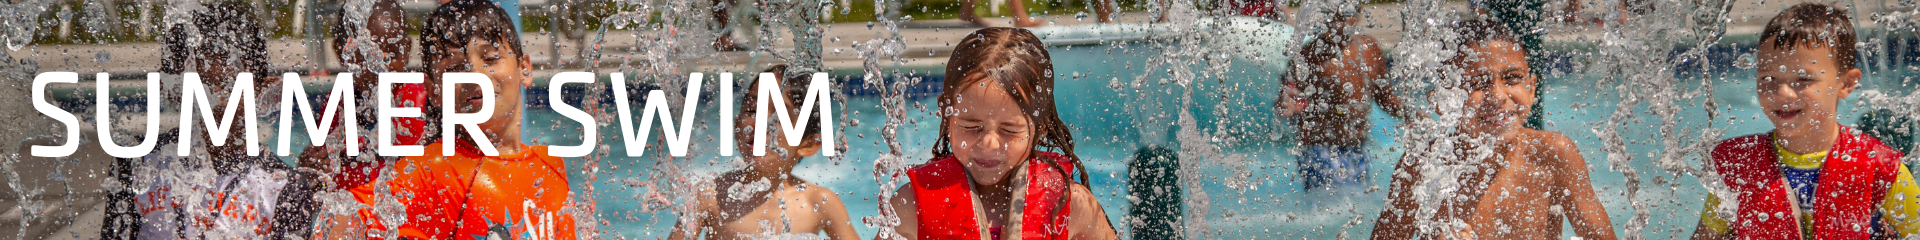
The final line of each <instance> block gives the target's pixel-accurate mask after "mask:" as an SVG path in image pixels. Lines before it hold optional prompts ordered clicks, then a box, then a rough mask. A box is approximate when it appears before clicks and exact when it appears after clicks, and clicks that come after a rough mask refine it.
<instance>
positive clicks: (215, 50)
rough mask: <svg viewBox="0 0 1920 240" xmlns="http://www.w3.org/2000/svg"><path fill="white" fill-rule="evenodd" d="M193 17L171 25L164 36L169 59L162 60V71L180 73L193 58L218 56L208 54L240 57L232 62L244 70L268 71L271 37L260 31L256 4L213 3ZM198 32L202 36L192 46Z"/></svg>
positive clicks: (195, 13)
mask: <svg viewBox="0 0 1920 240" xmlns="http://www.w3.org/2000/svg"><path fill="white" fill-rule="evenodd" d="M191 21H193V22H192V24H185V23H182V24H174V25H173V27H170V28H169V29H167V33H166V37H165V38H166V39H165V40H163V42H165V45H166V48H167V49H166V61H160V71H161V72H164V73H168V74H180V73H182V72H186V70H187V69H186V68H187V67H186V65H187V64H190V63H191V62H190V61H192V60H215V59H206V58H208V57H210V56H213V55H224V56H227V59H220V60H238V61H237V62H232V63H229V64H228V66H231V67H234V68H236V69H238V70H240V72H251V73H254V74H267V41H266V38H265V37H263V36H261V35H260V34H261V33H260V23H258V22H256V20H254V18H253V8H252V7H249V6H248V5H246V4H245V3H244V2H223V3H215V4H210V5H208V6H207V7H206V9H202V10H199V11H194V12H193V19H192V20H191ZM189 31H192V32H189ZM195 35H198V36H199V39H197V40H198V41H194V43H197V44H195V45H193V46H189V44H188V42H187V41H188V39H189V38H190V37H192V36H195ZM195 71H206V69H197V70H195Z"/></svg>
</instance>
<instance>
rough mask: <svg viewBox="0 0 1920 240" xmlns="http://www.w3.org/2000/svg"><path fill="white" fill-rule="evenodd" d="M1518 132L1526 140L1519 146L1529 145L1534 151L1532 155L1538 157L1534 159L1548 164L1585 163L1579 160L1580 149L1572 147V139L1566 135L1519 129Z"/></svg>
mask: <svg viewBox="0 0 1920 240" xmlns="http://www.w3.org/2000/svg"><path fill="white" fill-rule="evenodd" d="M1520 131H1521V133H1522V134H1525V137H1526V138H1527V140H1525V141H1520V142H1521V144H1526V145H1529V146H1528V147H1530V148H1532V149H1534V151H1533V152H1534V155H1535V156H1538V157H1535V159H1537V160H1541V161H1549V163H1565V162H1567V161H1579V162H1582V164H1583V165H1584V162H1585V161H1580V159H1579V158H1580V147H1579V146H1577V145H1574V144H1573V139H1571V138H1567V135H1565V134H1560V132H1554V131H1546V130H1538V129H1531V128H1521V130H1520Z"/></svg>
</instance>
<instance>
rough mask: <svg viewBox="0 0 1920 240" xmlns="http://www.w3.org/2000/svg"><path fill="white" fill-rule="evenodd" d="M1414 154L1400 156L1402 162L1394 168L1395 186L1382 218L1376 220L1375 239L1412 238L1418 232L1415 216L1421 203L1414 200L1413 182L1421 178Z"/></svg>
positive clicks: (1382, 211) (1388, 195)
mask: <svg viewBox="0 0 1920 240" xmlns="http://www.w3.org/2000/svg"><path fill="white" fill-rule="evenodd" d="M1412 155H1413V154H1406V155H1402V156H1401V157H1400V164H1396V165H1398V166H1394V168H1393V188H1392V191H1388V192H1387V209H1385V210H1381V211H1380V219H1379V220H1374V224H1373V239H1412V238H1414V237H1416V236H1415V234H1417V233H1418V231H1417V230H1416V229H1414V227H1415V226H1414V225H1413V220H1414V219H1413V218H1414V213H1415V211H1419V209H1420V204H1418V203H1414V202H1413V193H1412V190H1413V189H1412V188H1413V182H1414V181H1417V180H1419V179H1420V171H1418V170H1415V168H1416V167H1419V166H1415V165H1414V163H1415V162H1417V161H1418V160H1416V159H1412V158H1413V157H1411V156H1412Z"/></svg>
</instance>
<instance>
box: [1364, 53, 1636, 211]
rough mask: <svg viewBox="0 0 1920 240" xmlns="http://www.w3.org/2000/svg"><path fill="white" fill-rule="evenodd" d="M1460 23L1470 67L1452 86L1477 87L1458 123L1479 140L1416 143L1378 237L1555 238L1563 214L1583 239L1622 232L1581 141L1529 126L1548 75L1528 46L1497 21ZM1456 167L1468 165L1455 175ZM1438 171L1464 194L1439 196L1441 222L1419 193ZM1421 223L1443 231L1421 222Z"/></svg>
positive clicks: (1458, 57) (1462, 59)
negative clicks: (1538, 70) (1537, 68)
mask: <svg viewBox="0 0 1920 240" xmlns="http://www.w3.org/2000/svg"><path fill="white" fill-rule="evenodd" d="M1455 31H1457V32H1458V33H1460V34H1459V35H1460V36H1461V40H1462V41H1463V42H1462V43H1460V44H1459V45H1453V46H1454V48H1453V49H1452V50H1454V52H1455V53H1457V54H1455V55H1454V56H1453V58H1452V59H1450V60H1447V61H1446V64H1448V65H1452V66H1456V67H1459V68H1460V69H1461V70H1462V71H1461V72H1462V73H1465V75H1466V76H1463V77H1464V79H1462V81H1461V82H1460V84H1459V85H1455V86H1447V88H1452V89H1461V90H1466V91H1468V92H1467V94H1466V96H1465V97H1466V99H1465V102H1464V103H1463V105H1464V106H1465V107H1466V108H1465V109H1464V111H1466V112H1465V114H1464V115H1465V116H1463V117H1462V118H1460V119H1457V121H1458V122H1459V124H1458V125H1457V126H1456V127H1457V128H1456V129H1455V131H1457V132H1458V133H1459V134H1461V135H1464V136H1461V137H1463V138H1471V139H1460V138H1446V139H1443V140H1439V141H1454V142H1451V143H1444V144H1443V143H1434V144H1431V145H1435V146H1451V147H1441V148H1437V149H1414V150H1409V151H1407V156H1406V157H1405V158H1402V159H1401V160H1400V165H1399V166H1397V167H1395V169H1394V172H1395V173H1394V174H1393V190H1392V191H1389V192H1388V195H1387V198H1388V204H1389V207H1388V208H1387V209H1386V210H1385V211H1384V212H1381V213H1380V220H1379V223H1378V224H1376V225H1374V226H1375V227H1374V229H1373V239H1409V238H1416V237H1419V238H1427V239H1434V238H1447V239H1551V238H1559V237H1560V230H1561V229H1560V226H1563V225H1561V224H1562V223H1561V221H1562V219H1565V221H1566V223H1567V224H1566V225H1570V226H1572V227H1573V232H1574V234H1575V235H1578V236H1579V237H1580V238H1585V239H1614V235H1613V234H1614V233H1613V225H1612V222H1611V221H1609V220H1608V219H1607V218H1608V217H1607V212H1606V209H1605V207H1604V206H1601V205H1600V201H1599V200H1598V199H1597V198H1596V197H1594V193H1593V186H1592V185H1591V183H1589V179H1588V177H1587V161H1586V160H1585V159H1583V158H1581V157H1580V149H1579V148H1576V147H1574V145H1573V140H1570V139H1568V138H1567V136H1566V135H1561V134H1560V133H1557V132H1551V131H1544V130H1539V129H1532V128H1525V127H1522V125H1521V124H1522V122H1523V121H1525V120H1523V119H1525V118H1526V116H1527V115H1528V114H1529V112H1532V111H1535V110H1534V109H1533V108H1532V107H1530V106H1533V103H1534V102H1535V101H1538V100H1537V99H1535V98H1534V97H1533V96H1535V95H1534V91H1535V90H1534V89H1533V86H1536V85H1535V84H1536V83H1537V82H1539V81H1540V79H1539V77H1538V76H1537V75H1534V74H1533V72H1532V71H1530V70H1529V69H1530V68H1529V67H1528V63H1527V58H1526V56H1527V55H1526V51H1527V49H1525V48H1522V47H1521V43H1520V41H1518V40H1517V38H1516V37H1515V36H1514V34H1513V32H1512V30H1509V29H1507V28H1506V27H1505V26H1502V25H1500V24H1499V23H1496V22H1493V21H1491V20H1465V21H1461V22H1460V23H1458V25H1457V26H1455ZM1437 104H1440V103H1436V105H1437ZM1476 153H1490V154H1485V155H1487V156H1485V157H1480V156H1481V155H1482V154H1476ZM1447 169H1460V170H1458V171H1459V172H1453V173H1454V174H1457V175H1452V176H1449V173H1450V172H1444V171H1447ZM1429 175H1439V176H1441V178H1443V179H1440V180H1438V181H1452V182H1454V183H1457V184H1459V185H1458V186H1459V187H1458V188H1457V189H1458V191H1455V192H1452V194H1454V195H1457V196H1460V197H1453V196H1446V197H1441V196H1430V197H1431V198H1437V199H1430V200H1435V201H1434V202H1436V203H1437V205H1439V206H1432V207H1431V208H1427V209H1434V210H1432V212H1427V213H1429V214H1432V215H1431V217H1430V218H1429V219H1426V220H1429V221H1431V222H1429V223H1419V222H1416V221H1415V220H1416V217H1418V216H1419V215H1421V213H1420V212H1419V211H1422V206H1420V204H1421V202H1422V201H1417V200H1416V199H1413V198H1414V197H1415V196H1416V195H1418V194H1419V193H1416V192H1418V191H1424V190H1418V189H1417V187H1420V186H1417V185H1414V184H1415V182H1416V181H1421V180H1423V179H1426V177H1423V176H1429ZM1444 178H1453V179H1444ZM1434 188H1438V187H1434ZM1420 224H1429V225H1427V226H1426V227H1431V228H1439V231H1421V230H1423V229H1420V228H1422V226H1421V225H1420Z"/></svg>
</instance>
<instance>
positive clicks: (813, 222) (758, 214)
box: [667, 65, 860, 240]
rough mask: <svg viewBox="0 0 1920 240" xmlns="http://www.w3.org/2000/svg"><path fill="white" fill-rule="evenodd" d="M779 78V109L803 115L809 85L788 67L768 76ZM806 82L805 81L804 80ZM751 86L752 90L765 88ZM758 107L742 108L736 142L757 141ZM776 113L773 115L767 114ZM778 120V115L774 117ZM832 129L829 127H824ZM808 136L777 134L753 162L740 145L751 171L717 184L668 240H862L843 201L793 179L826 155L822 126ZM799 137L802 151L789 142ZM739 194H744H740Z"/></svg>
mask: <svg viewBox="0 0 1920 240" xmlns="http://www.w3.org/2000/svg"><path fill="white" fill-rule="evenodd" d="M767 71H768V72H773V73H774V75H776V77H774V78H775V79H777V80H776V81H778V82H777V83H776V84H778V85H780V89H781V91H785V93H784V94H783V95H784V96H785V97H783V98H778V99H771V100H772V101H770V102H773V103H774V104H784V105H786V106H787V109H799V107H800V106H799V105H798V104H797V103H798V102H799V101H802V99H804V98H805V97H806V85H805V84H806V83H804V82H801V81H800V80H802V79H799V78H787V77H786V76H787V74H786V73H785V72H786V66H784V65H781V66H774V67H773V68H771V69H768V70H767ZM803 76H804V75H803ZM760 80H768V79H758V78H756V79H755V81H756V83H753V84H748V85H747V86H748V87H749V89H754V88H753V86H759V85H758V83H757V82H758V81H760ZM757 97H758V94H748V95H746V97H745V99H744V100H745V101H744V102H746V103H748V104H753V103H757V102H759V100H758V99H755V98H757ZM759 110H760V109H759V108H756V107H743V108H740V111H741V113H740V115H736V116H740V117H738V118H736V119H735V120H734V121H736V122H737V123H736V124H735V125H734V126H742V127H741V128H740V129H735V131H734V135H735V139H752V137H753V131H752V130H751V129H750V126H758V125H756V124H755V122H754V119H753V118H754V117H753V116H754V114H755V111H759ZM767 111H772V110H770V109H769V110H767ZM799 113H801V112H797V111H796V112H791V113H790V114H794V115H793V116H789V117H799V115H798V114H799ZM774 114H778V113H774ZM821 124H826V123H821ZM806 128H807V129H806V130H805V132H806V133H805V134H804V135H802V136H785V134H783V132H784V131H772V132H773V133H774V134H771V136H773V137H774V139H771V140H768V141H767V142H768V143H771V144H767V145H771V146H770V147H771V148H769V149H768V150H770V151H767V154H766V155H763V156H753V154H749V153H751V152H753V151H752V149H753V148H752V147H753V144H752V143H750V142H749V141H739V142H737V144H738V145H739V148H738V149H740V153H741V155H743V156H742V158H744V160H746V162H747V166H746V167H745V168H741V169H739V170H733V171H729V172H726V173H723V174H721V175H720V177H719V178H716V179H714V180H713V185H712V187H711V188H705V189H701V190H700V195H699V198H700V199H699V200H698V201H699V202H698V205H695V206H694V207H695V209H694V212H691V213H688V214H685V215H684V216H682V217H681V220H680V223H679V225H678V226H674V227H673V228H674V230H673V233H672V235H671V236H668V238H667V239H671V240H682V239H694V237H698V236H701V235H706V237H705V238H704V239H764V238H780V237H788V236H808V237H812V236H818V235H817V234H819V233H821V232H825V233H826V234H827V237H828V238H831V239H835V240H857V239H860V236H859V233H856V232H854V230H853V225H852V223H850V222H848V218H847V206H846V205H845V204H842V203H841V202H840V195H838V194H834V193H833V190H831V189H827V188H826V187H822V186H819V185H814V184H813V183H812V182H807V180H805V179H800V178H799V177H795V176H793V167H794V165H798V164H800V160H801V159H802V158H806V157H807V156H811V155H813V154H814V153H817V152H820V148H821V147H823V146H821V144H820V140H819V139H820V136H819V134H820V130H821V128H820V125H817V124H808V126H807V127H806ZM789 137H799V138H800V139H803V140H801V143H800V145H799V146H790V145H787V144H784V143H786V142H787V141H786V140H785V139H786V138H789ZM736 191H738V192H736Z"/></svg>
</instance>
